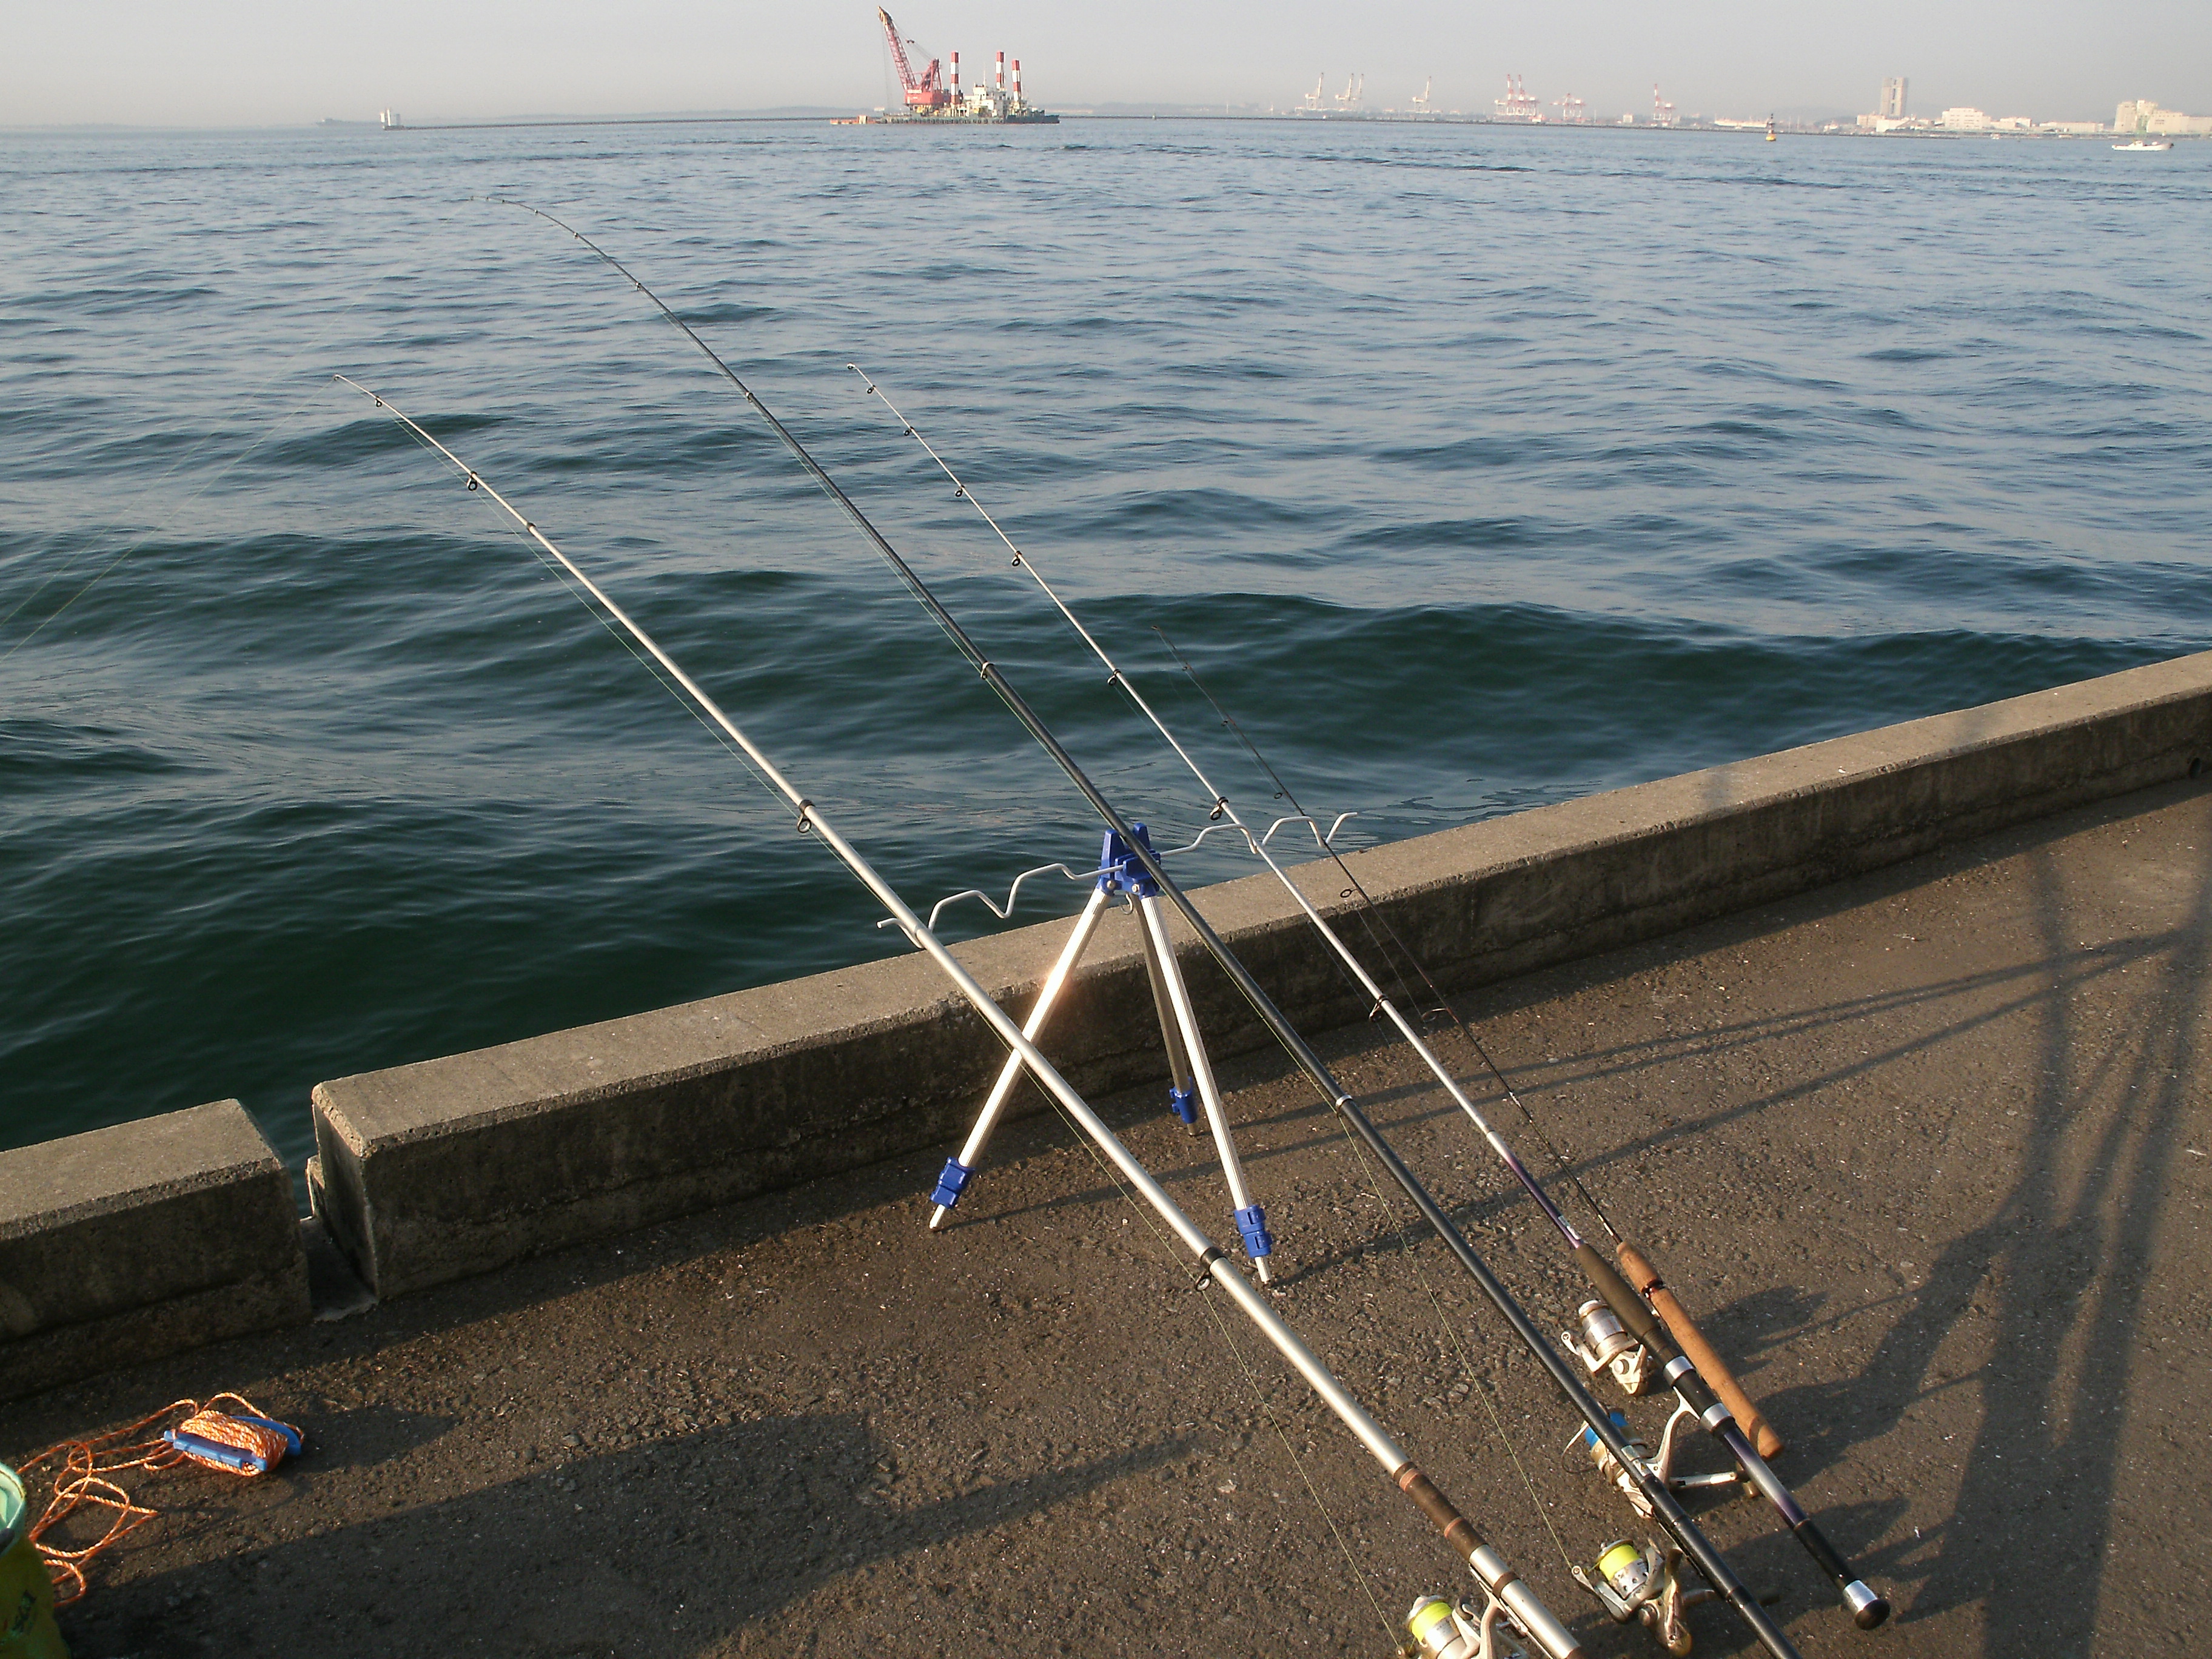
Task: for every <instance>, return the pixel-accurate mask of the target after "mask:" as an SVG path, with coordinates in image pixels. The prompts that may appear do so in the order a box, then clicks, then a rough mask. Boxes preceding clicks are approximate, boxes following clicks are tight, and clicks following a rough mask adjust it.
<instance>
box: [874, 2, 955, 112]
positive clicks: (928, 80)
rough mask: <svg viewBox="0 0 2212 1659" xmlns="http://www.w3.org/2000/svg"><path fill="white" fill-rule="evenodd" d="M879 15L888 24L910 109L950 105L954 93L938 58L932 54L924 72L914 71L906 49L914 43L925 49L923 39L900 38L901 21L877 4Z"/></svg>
mask: <svg viewBox="0 0 2212 1659" xmlns="http://www.w3.org/2000/svg"><path fill="white" fill-rule="evenodd" d="M876 19H877V21H878V22H880V23H881V24H882V25H883V26H884V40H888V41H890V46H891V62H892V64H895V65H896V67H897V69H898V77H899V85H900V86H902V87H903V88H905V89H906V106H907V107H908V109H919V110H933V109H945V108H948V107H950V106H951V102H952V93H951V89H950V88H947V87H946V86H945V71H944V70H943V68H942V67H941V66H940V65H939V63H938V61H937V59H935V58H931V59H930V60H929V68H928V69H927V70H925V71H924V72H923V73H921V75H916V74H915V72H914V65H913V64H910V63H908V61H907V55H906V49H907V48H908V46H912V47H913V48H914V49H915V52H920V51H921V43H920V42H919V41H915V40H900V39H899V32H898V25H897V24H896V23H894V22H892V21H891V15H890V13H889V12H887V11H885V10H884V9H883V8H882V7H881V6H878V7H877V8H876ZM955 61H956V62H957V59H956V60H955Z"/></svg>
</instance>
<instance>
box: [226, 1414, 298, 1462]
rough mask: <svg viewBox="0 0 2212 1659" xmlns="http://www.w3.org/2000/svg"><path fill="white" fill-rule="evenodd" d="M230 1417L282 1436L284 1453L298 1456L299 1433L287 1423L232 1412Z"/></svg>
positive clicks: (270, 1418)
mask: <svg viewBox="0 0 2212 1659" xmlns="http://www.w3.org/2000/svg"><path fill="white" fill-rule="evenodd" d="M231 1415H232V1416H234V1417H235V1418H236V1419H238V1420H239V1421H240V1422H241V1423H251V1424H252V1425H253V1426H254V1427H255V1428H257V1429H266V1430H268V1431H270V1433H271V1434H281V1435H283V1437H284V1449H285V1451H286V1452H288V1453H289V1455H292V1456H294V1457H297V1456H298V1455H300V1447H301V1439H300V1431H298V1430H297V1429H295V1428H294V1427H293V1426H292V1425H290V1424H289V1423H279V1422H278V1421H277V1420H276V1419H275V1418H273V1417H255V1416H252V1415H251V1414H250V1413H246V1412H234V1413H231Z"/></svg>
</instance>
